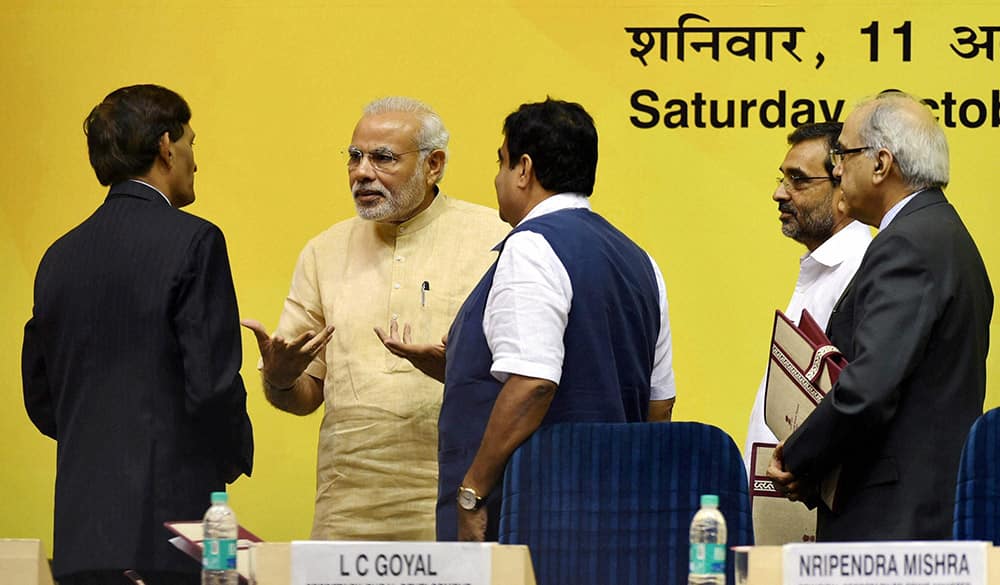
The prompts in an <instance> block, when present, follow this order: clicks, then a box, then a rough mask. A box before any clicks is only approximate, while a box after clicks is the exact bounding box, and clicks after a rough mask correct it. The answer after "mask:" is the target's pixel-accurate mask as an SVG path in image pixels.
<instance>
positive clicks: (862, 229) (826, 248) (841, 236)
mask: <svg viewBox="0 0 1000 585" xmlns="http://www.w3.org/2000/svg"><path fill="white" fill-rule="evenodd" d="M871 239H872V232H871V229H869V228H868V226H866V225H865V224H863V223H861V222H860V221H852V222H851V223H849V224H847V225H845V226H844V227H843V228H841V229H840V231H838V232H837V233H835V234H833V235H832V236H830V237H829V238H827V240H826V241H825V242H823V243H822V244H820V245H819V246H818V247H817V248H816V249H815V250H813V251H812V252H810V253H808V254H806V255H805V256H803V257H802V262H803V263H804V262H805V261H806V260H808V259H810V258H811V259H812V260H814V261H816V262H818V263H820V264H822V265H823V266H827V267H830V266H837V265H839V264H840V263H841V262H843V261H844V259H846V258H847V256H848V255H850V254H851V251H852V249H853V248H852V247H851V245H850V244H851V243H852V242H853V241H855V240H865V241H867V240H871Z"/></svg>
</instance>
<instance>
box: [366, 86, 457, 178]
mask: <svg viewBox="0 0 1000 585" xmlns="http://www.w3.org/2000/svg"><path fill="white" fill-rule="evenodd" d="M395 112H407V113H413V114H417V115H418V117H419V118H420V129H419V130H418V131H417V137H416V139H417V148H419V149H420V150H421V151H422V152H421V153H420V161H421V162H423V160H424V159H426V158H427V155H428V154H430V152H431V151H433V150H443V151H444V157H445V162H444V164H442V165H441V174H440V175H438V180H437V182H438V183H440V182H441V179H443V178H444V171H445V167H446V166H447V164H448V138H449V137H450V135H449V134H448V130H447V128H445V127H444V122H442V121H441V116H438V115H437V112H435V111H434V110H433V109H431V107H430V106H428V105H427V104H425V103H424V102H422V101H420V100H417V99H414V98H411V97H405V96H388V97H383V98H379V99H377V100H373V101H372V102H370V103H369V104H368V105H367V106H365V108H364V110H363V114H364V115H365V116H374V115H378V114H390V113H395Z"/></svg>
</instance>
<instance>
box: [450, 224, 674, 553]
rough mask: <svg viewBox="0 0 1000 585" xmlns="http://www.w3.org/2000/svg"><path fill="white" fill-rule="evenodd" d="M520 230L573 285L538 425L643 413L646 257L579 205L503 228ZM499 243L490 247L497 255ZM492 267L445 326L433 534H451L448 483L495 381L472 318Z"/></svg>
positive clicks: (494, 497) (649, 332)
mask: <svg viewBox="0 0 1000 585" xmlns="http://www.w3.org/2000/svg"><path fill="white" fill-rule="evenodd" d="M521 231H531V232H536V233H539V234H541V235H542V236H544V237H545V239H546V241H547V242H548V243H549V245H550V246H551V247H552V249H553V251H554V252H555V253H556V256H558V257H559V260H560V261H561V262H562V263H563V266H565V268H566V272H567V273H568V274H569V278H570V282H571V283H572V287H573V301H572V303H571V305H570V313H569V321H568V323H567V326H566V333H565V335H564V337H563V343H564V345H565V357H564V359H563V367H562V379H561V380H560V381H559V387H558V389H557V390H556V392H555V395H554V398H553V400H552V404H551V406H550V408H549V411H548V413H547V414H546V416H545V418H544V420H543V421H542V425H549V424H554V423H560V422H642V421H645V420H646V416H647V414H648V410H649V395H650V376H651V374H652V369H653V356H654V351H655V347H656V340H657V336H658V334H659V326H660V305H659V289H658V287H657V284H656V276H655V274H654V272H653V268H652V266H651V264H650V261H649V257H648V256H647V255H646V253H645V252H644V251H643V250H642V249H641V248H639V246H637V245H636V244H635V243H634V242H632V241H631V240H630V239H629V238H628V237H627V236H625V235H624V234H623V233H621V232H620V231H618V229H616V228H615V227H614V226H612V225H611V224H610V223H608V222H607V221H606V220H605V219H604V218H602V217H601V216H599V215H597V214H596V213H593V212H592V211H590V210H588V209H564V210H560V211H555V212H552V213H549V214H546V215H542V216H539V217H537V218H534V219H531V220H528V221H526V222H523V223H522V224H521V225H519V226H518V227H517V228H515V229H514V230H512V231H511V233H510V235H513V234H515V233H517V232H521ZM510 235H508V237H510ZM504 242H506V240H504ZM504 242H501V243H500V244H499V245H498V249H499V250H500V253H501V254H502V253H503V245H504ZM495 270H496V263H494V264H493V266H492V267H491V268H490V269H489V270H488V271H487V272H486V274H485V275H484V276H483V278H482V280H480V281H479V284H478V285H476V287H475V288H474V289H473V290H472V292H471V293H470V294H469V297H468V298H467V299H466V300H465V303H464V304H463V305H462V308H461V309H460V310H459V312H458V315H456V317H455V321H454V323H453V324H452V326H451V331H450V332H449V334H448V349H447V370H446V374H445V387H444V399H443V402H442V405H441V416H440V418H439V420H438V430H439V438H438V471H439V479H438V510H437V537H438V540H455V538H456V531H457V519H456V516H455V515H456V510H455V506H456V503H455V496H456V493H457V491H458V486H459V484H460V483H461V481H462V478H463V477H464V476H465V472H466V471H467V470H468V468H469V466H470V465H471V464H472V460H473V458H474V457H475V455H476V451H478V449H479V443H480V442H481V441H482V437H483V432H484V431H485V429H486V423H487V421H488V420H489V417H490V412H491V411H492V410H493V404H494V402H495V401H496V398H497V395H498V394H499V392H500V389H501V386H502V384H501V383H500V382H498V381H497V380H496V379H495V378H493V376H492V375H491V374H490V367H491V366H492V364H493V356H492V354H491V352H490V350H489V346H488V345H487V343H486V337H485V335H484V334H483V326H482V325H483V312H484V309H485V307H486V298H487V296H488V295H489V292H490V288H492V286H493V275H494V272H495ZM501 492H502V489H501V487H500V486H497V487H495V488H494V490H493V492H492V494H491V496H490V497H489V498H488V502H487V504H488V507H489V512H490V521H489V531H488V533H487V539H491V537H492V540H495V539H496V529H497V526H498V522H497V519H498V518H499V509H500V505H499V500H500V494H501Z"/></svg>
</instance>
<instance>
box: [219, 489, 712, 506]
mask: <svg viewBox="0 0 1000 585" xmlns="http://www.w3.org/2000/svg"><path fill="white" fill-rule="evenodd" d="M704 497H705V496H702V498H704ZM227 503H229V494H227V493H226V492H212V504H213V505H215V504H227Z"/></svg>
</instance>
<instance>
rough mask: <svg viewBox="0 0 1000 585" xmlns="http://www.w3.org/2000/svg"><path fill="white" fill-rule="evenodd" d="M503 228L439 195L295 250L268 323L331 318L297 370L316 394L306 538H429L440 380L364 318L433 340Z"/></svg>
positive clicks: (286, 328)
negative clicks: (390, 220) (314, 384)
mask: <svg viewBox="0 0 1000 585" xmlns="http://www.w3.org/2000/svg"><path fill="white" fill-rule="evenodd" d="M508 230H509V227H508V226H507V225H506V224H504V223H502V222H501V221H500V219H499V218H498V216H497V212H496V211H495V210H493V209H489V208H486V207H482V206H479V205H474V204H471V203H466V202H464V201H459V200H455V199H449V198H447V197H445V196H444V195H438V196H437V198H436V199H435V200H434V202H433V203H432V204H431V205H430V207H428V208H427V209H426V210H424V211H423V212H421V213H420V214H419V215H418V216H416V217H414V218H413V219H411V220H409V221H407V222H404V223H402V224H399V225H393V224H385V223H377V222H373V221H366V220H362V219H359V218H352V219H349V220H347V221H343V222H340V223H338V224H336V225H334V226H333V227H331V228H330V229H328V230H326V231H325V232H323V233H321V234H320V235H318V236H316V237H315V238H313V239H312V240H311V241H310V242H309V243H308V244H307V245H306V247H305V249H304V250H303V251H302V254H301V255H300V256H299V261H298V265H297V266H296V268H295V275H294V276H293V278H292V286H291V290H290V291H289V293H288V299H287V300H286V301H285V307H284V311H283V312H282V315H281V320H280V323H279V325H278V330H277V332H278V333H279V334H281V335H283V336H286V338H291V337H294V336H296V335H298V334H300V333H302V332H303V331H306V330H313V331H319V330H320V329H321V328H322V327H324V326H325V325H327V324H333V325H334V326H335V327H336V331H335V332H334V333H333V337H332V338H331V341H330V343H329V344H328V345H327V348H326V352H325V356H321V357H320V358H317V360H316V361H314V362H313V363H312V364H310V365H309V367H308V368H307V370H306V371H307V372H308V373H309V374H311V375H313V376H315V377H317V378H320V379H322V380H323V381H324V388H323V393H324V401H325V404H324V407H325V413H324V415H323V422H322V424H321V426H320V432H319V453H318V457H317V459H318V462H317V474H316V514H315V518H314V521H313V532H312V538H314V539H331V540H334V539H336V540H339V539H344V540H353V539H364V540H434V506H435V499H436V497H437V418H438V413H439V411H440V408H441V394H442V386H441V384H440V383H438V382H436V381H434V380H433V379H431V378H429V377H427V376H425V375H424V374H422V373H421V372H420V371H419V370H417V369H415V368H414V367H413V366H412V365H411V364H410V363H409V362H408V361H406V360H404V359H402V358H398V357H396V356H394V355H392V354H391V353H389V352H388V351H387V350H386V349H385V348H384V347H383V346H382V343H381V342H380V341H379V339H378V338H377V337H376V336H375V333H373V331H372V328H373V327H375V326H380V327H382V328H384V329H386V330H388V327H389V323H390V321H391V320H392V319H393V318H395V317H398V320H399V323H400V332H402V329H403V327H402V325H403V324H404V323H410V324H411V325H412V331H413V342H414V343H433V342H438V341H440V339H441V336H442V335H444V334H445V333H447V331H448V328H449V327H450V326H451V321H452V319H453V318H454V316H455V313H456V312H458V309H459V307H460V306H461V304H462V302H463V301H464V300H465V297H466V295H467V294H468V293H469V291H470V290H471V289H472V287H473V286H475V284H476V283H477V282H478V281H479V279H480V277H481V276H482V275H483V273H484V272H485V271H486V269H487V268H488V267H489V265H490V264H491V263H492V262H493V260H494V259H495V253H494V252H491V249H492V248H493V246H494V245H496V244H497V243H498V242H499V241H500V240H501V239H503V237H504V236H505V235H506V233H507V231H508ZM425 283H426V285H425ZM424 289H426V290H424Z"/></svg>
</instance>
